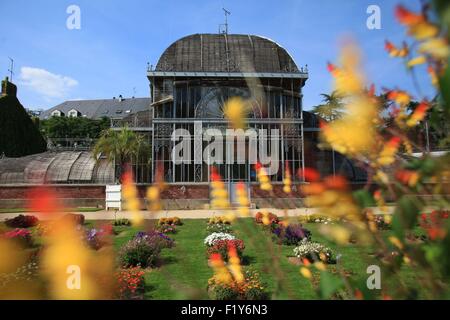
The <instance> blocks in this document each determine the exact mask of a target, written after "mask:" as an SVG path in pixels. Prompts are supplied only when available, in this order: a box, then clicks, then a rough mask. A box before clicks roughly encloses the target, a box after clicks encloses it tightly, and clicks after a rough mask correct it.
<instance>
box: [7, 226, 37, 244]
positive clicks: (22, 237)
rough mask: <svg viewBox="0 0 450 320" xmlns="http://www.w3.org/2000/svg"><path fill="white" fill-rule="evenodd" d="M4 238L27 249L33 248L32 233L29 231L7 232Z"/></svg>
mask: <svg viewBox="0 0 450 320" xmlns="http://www.w3.org/2000/svg"><path fill="white" fill-rule="evenodd" d="M2 237H3V238H5V239H10V240H13V241H15V242H17V243H19V244H20V245H22V246H25V247H31V246H32V245H33V239H32V237H31V232H30V231H29V230H27V229H19V228H16V229H14V230H11V231H8V232H5V233H4V234H3V235H2Z"/></svg>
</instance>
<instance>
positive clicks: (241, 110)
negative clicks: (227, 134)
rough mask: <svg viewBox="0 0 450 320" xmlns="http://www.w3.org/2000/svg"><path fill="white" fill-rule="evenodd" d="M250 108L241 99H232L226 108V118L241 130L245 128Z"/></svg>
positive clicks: (226, 104)
mask: <svg viewBox="0 0 450 320" xmlns="http://www.w3.org/2000/svg"><path fill="white" fill-rule="evenodd" d="M247 113H248V107H247V102H245V101H244V100H242V98H240V97H233V98H230V99H229V100H228V101H227V102H226V103H225V106H224V114H225V118H227V119H228V120H229V121H230V122H231V125H232V126H233V127H234V128H236V129H240V128H243V127H244V120H245V118H246V117H247Z"/></svg>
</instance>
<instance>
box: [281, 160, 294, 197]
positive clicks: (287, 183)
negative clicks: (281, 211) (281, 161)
mask: <svg viewBox="0 0 450 320" xmlns="http://www.w3.org/2000/svg"><path fill="white" fill-rule="evenodd" d="M291 187H292V177H291V171H290V169H289V166H288V163H287V162H286V170H285V171H284V179H283V191H284V193H291V191H292V188H291Z"/></svg>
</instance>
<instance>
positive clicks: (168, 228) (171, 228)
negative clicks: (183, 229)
mask: <svg viewBox="0 0 450 320" xmlns="http://www.w3.org/2000/svg"><path fill="white" fill-rule="evenodd" d="M156 230H158V231H159V232H161V233H164V234H168V233H171V234H174V233H177V228H176V226H175V225H174V224H161V225H159V226H157V227H156Z"/></svg>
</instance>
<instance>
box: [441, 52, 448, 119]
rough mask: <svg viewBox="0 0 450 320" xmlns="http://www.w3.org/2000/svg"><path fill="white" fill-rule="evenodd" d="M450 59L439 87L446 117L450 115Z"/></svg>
mask: <svg viewBox="0 0 450 320" xmlns="http://www.w3.org/2000/svg"><path fill="white" fill-rule="evenodd" d="M449 66H450V57H449V59H448V63H447V68H446V70H445V73H444V75H443V76H442V77H441V78H440V79H439V87H440V91H441V94H442V98H443V99H444V115H445V116H449V115H450V67H449Z"/></svg>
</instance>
